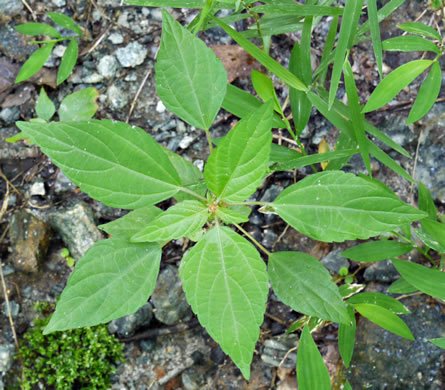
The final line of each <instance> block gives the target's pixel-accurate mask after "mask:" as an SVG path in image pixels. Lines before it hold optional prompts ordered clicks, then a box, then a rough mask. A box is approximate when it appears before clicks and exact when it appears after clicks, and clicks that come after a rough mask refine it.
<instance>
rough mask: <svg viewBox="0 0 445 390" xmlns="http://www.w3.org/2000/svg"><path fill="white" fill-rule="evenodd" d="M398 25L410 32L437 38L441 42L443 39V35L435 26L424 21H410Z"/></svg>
mask: <svg viewBox="0 0 445 390" xmlns="http://www.w3.org/2000/svg"><path fill="white" fill-rule="evenodd" d="M397 27H398V28H400V29H401V30H403V31H406V32H409V33H411V34H417V35H420V36H422V37H427V38H432V39H437V40H438V41H440V42H441V41H442V37H441V36H440V34H439V33H438V32H437V31H436V30H435V29H434V28H432V27H430V26H428V25H426V24H423V23H419V22H408V23H403V24H399V25H398V26H397Z"/></svg>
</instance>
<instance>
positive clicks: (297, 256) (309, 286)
mask: <svg viewBox="0 0 445 390" xmlns="http://www.w3.org/2000/svg"><path fill="white" fill-rule="evenodd" d="M268 272H269V277H270V281H271V283H272V288H273V290H274V292H275V294H276V295H277V297H278V298H280V300H281V301H282V302H283V303H284V304H286V305H288V306H290V307H291V308H292V309H293V310H295V311H297V312H299V313H303V314H306V315H309V316H316V317H319V318H321V319H323V320H329V321H333V322H339V323H341V322H343V323H348V322H349V316H348V313H347V311H346V306H345V304H344V302H343V299H342V297H341V295H340V293H339V292H338V287H337V286H336V284H335V283H334V282H332V280H331V275H330V274H329V272H328V270H327V269H326V268H325V267H324V266H323V264H321V263H320V262H319V261H318V260H317V259H316V258H315V257H313V256H310V255H308V254H306V253H301V252H275V253H272V254H271V255H270V256H269V269H268Z"/></svg>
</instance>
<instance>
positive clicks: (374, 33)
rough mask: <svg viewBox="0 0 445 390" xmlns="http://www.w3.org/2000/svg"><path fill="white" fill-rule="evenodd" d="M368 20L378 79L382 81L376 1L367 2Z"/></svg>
mask: <svg viewBox="0 0 445 390" xmlns="http://www.w3.org/2000/svg"><path fill="white" fill-rule="evenodd" d="M368 20H369V27H370V28H371V38H372V47H373V48H374V55H375V60H376V62H377V68H378V70H379V76H380V79H382V78H383V76H382V73H383V71H382V67H383V65H382V64H383V53H382V41H381V39H380V27H379V21H378V16H377V1H376V0H368Z"/></svg>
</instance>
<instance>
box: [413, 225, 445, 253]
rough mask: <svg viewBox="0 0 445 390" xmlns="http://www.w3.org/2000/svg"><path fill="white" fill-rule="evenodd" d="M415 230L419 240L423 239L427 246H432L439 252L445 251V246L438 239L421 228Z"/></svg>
mask: <svg viewBox="0 0 445 390" xmlns="http://www.w3.org/2000/svg"><path fill="white" fill-rule="evenodd" d="M414 231H415V232H416V236H417V238H419V240H421V241H422V242H423V243H424V244H425V246H427V247H428V248H431V249H432V250H434V251H436V252H437V253H445V247H443V246H442V245H440V244H439V242H437V240H435V239H434V238H433V237H431V236H430V235H429V234H428V233H427V232H425V231H424V230H421V229H414Z"/></svg>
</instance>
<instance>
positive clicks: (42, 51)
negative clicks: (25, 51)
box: [15, 42, 55, 83]
mask: <svg viewBox="0 0 445 390" xmlns="http://www.w3.org/2000/svg"><path fill="white" fill-rule="evenodd" d="M54 45H55V42H50V43H46V44H44V45H43V46H42V47H40V48H39V49H37V50H36V51H35V52H34V53H32V54H31V56H30V57H29V58H28V59H27V60H26V62H25V63H24V64H23V65H22V67H21V68H20V71H19V73H18V74H17V77H16V79H15V82H16V83H20V82H21V81H24V80H27V79H29V78H30V77H31V76H34V75H35V74H36V73H37V72H38V71H39V70H40V69H41V68H42V67H43V65H45V62H46V60H47V59H48V57H49V55H50V54H51V51H52V50H53V48H54Z"/></svg>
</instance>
